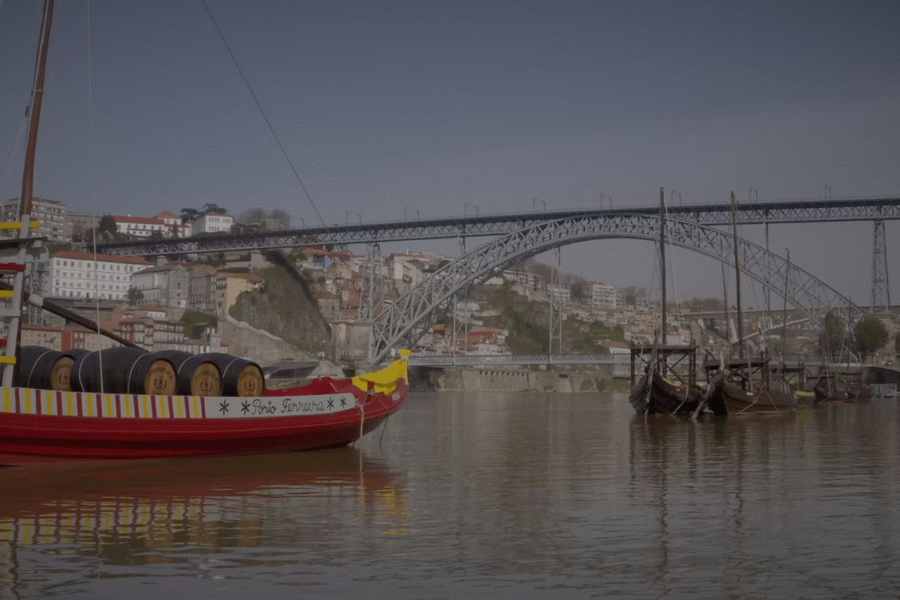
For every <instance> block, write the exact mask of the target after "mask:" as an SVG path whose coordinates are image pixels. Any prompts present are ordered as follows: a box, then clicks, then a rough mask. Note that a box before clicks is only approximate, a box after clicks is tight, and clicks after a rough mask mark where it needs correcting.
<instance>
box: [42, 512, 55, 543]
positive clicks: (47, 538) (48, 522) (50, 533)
mask: <svg viewBox="0 0 900 600" xmlns="http://www.w3.org/2000/svg"><path fill="white" fill-rule="evenodd" d="M37 525H38V536H37V541H38V543H39V544H40V543H45V544H50V543H53V542H55V541H56V534H57V533H58V531H57V529H56V516H50V515H44V516H39V517H38V520H37Z"/></svg>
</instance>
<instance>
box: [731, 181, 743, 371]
mask: <svg viewBox="0 0 900 600" xmlns="http://www.w3.org/2000/svg"><path fill="white" fill-rule="evenodd" d="M731 234H732V236H733V237H734V280H735V301H736V302H737V336H738V358H744V323H743V316H744V315H743V313H742V312H741V268H740V264H739V262H738V236H737V201H736V200H735V199H734V192H733V191H732V192H731Z"/></svg>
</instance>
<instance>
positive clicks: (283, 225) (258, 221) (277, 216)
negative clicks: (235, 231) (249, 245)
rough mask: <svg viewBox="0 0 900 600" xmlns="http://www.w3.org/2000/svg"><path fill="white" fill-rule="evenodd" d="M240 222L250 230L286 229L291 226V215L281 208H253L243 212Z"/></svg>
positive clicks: (239, 218)
mask: <svg viewBox="0 0 900 600" xmlns="http://www.w3.org/2000/svg"><path fill="white" fill-rule="evenodd" d="M238 223H239V224H240V225H242V226H243V227H245V228H246V229H247V230H249V231H284V230H286V229H290V228H291V216H290V215H289V214H287V212H285V211H283V210H280V209H275V210H266V209H264V208H251V209H250V210H246V211H244V212H243V213H241V215H240V216H239V217H238Z"/></svg>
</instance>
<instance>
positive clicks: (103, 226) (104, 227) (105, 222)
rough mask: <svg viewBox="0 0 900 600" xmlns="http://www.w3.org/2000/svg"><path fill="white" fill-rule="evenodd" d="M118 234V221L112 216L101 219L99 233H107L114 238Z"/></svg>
mask: <svg viewBox="0 0 900 600" xmlns="http://www.w3.org/2000/svg"><path fill="white" fill-rule="evenodd" d="M118 232H119V231H118V229H117V228H116V221H115V219H113V218H112V215H103V216H102V217H100V221H99V222H98V223H97V233H105V234H107V235H109V236H114V235H116V234H117V233H118Z"/></svg>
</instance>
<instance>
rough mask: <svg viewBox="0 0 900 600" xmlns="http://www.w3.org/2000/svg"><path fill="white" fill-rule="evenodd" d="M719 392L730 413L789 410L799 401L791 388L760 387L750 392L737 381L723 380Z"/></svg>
mask: <svg viewBox="0 0 900 600" xmlns="http://www.w3.org/2000/svg"><path fill="white" fill-rule="evenodd" d="M717 394H718V395H719V397H720V401H721V402H722V403H723V404H724V405H725V407H726V408H727V410H728V412H729V413H730V414H740V413H744V412H761V411H772V410H788V409H792V408H795V407H796V406H797V401H796V400H794V397H793V395H792V394H791V393H790V392H789V390H783V389H779V388H777V387H770V388H769V389H760V390H757V391H755V392H753V393H750V392H747V391H746V390H744V388H742V387H741V386H740V385H738V384H736V383H733V382H730V381H722V383H721V385H720V386H719V388H718V390H717Z"/></svg>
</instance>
